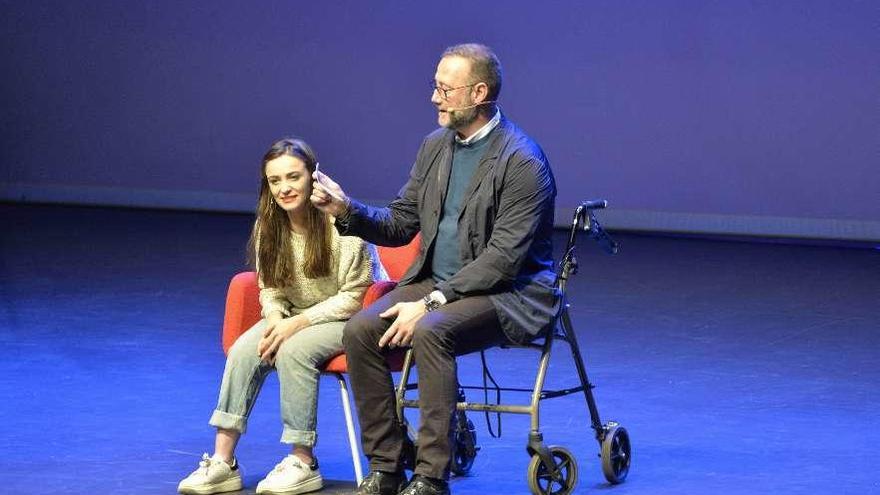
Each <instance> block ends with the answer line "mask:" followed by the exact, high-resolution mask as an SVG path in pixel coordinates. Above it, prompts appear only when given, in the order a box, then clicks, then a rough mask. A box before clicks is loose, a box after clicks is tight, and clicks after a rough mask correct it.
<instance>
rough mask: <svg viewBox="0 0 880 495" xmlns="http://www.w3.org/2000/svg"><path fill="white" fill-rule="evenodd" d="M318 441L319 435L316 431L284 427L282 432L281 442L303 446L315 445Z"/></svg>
mask: <svg viewBox="0 0 880 495" xmlns="http://www.w3.org/2000/svg"><path fill="white" fill-rule="evenodd" d="M317 441H318V435H317V433H315V432H314V431H303V430H294V429H293V428H288V427H286V426H285V427H284V431H283V432H282V433H281V443H289V444H294V445H299V446H301V447H314V446H315V443H317Z"/></svg>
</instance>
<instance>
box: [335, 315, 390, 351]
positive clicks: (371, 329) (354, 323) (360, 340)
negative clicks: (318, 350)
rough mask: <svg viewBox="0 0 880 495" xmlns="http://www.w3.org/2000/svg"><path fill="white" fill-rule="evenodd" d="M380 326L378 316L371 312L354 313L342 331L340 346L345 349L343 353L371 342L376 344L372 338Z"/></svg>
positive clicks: (380, 322)
mask: <svg viewBox="0 0 880 495" xmlns="http://www.w3.org/2000/svg"><path fill="white" fill-rule="evenodd" d="M381 324H382V321H381V319H380V318H379V317H378V315H376V314H373V312H371V311H367V310H364V311H359V312H357V313H355V315H354V316H352V317H351V319H349V320H348V321H347V322H346V323H345V327H344V328H343V329H342V346H343V347H344V348H345V352H346V353H349V352H350V350H353V349H357V348H358V347H362V346H364V345H365V344H366V343H367V342H370V341H372V340H375V341H376V342H378V339H377V338H373V337H372V336H373V335H374V334H375V333H376V332H377V329H378V327H379V326H380V325H381Z"/></svg>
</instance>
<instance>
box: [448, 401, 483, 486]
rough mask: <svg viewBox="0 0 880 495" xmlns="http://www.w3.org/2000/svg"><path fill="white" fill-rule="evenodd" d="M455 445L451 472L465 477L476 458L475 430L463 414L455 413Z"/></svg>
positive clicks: (477, 448)
mask: <svg viewBox="0 0 880 495" xmlns="http://www.w3.org/2000/svg"><path fill="white" fill-rule="evenodd" d="M454 422H455V444H454V445H453V452H452V472H453V473H454V474H455V475H456V476H465V475H466V474H468V473H469V472H470V470H471V468H472V467H473V466H474V459H475V458H476V457H477V451H478V450H480V448H479V447H477V430H476V428H474V423H473V422H472V421H471V420H469V419H467V416H465V415H464V413H463V412H458V413H456V420H455V421H454Z"/></svg>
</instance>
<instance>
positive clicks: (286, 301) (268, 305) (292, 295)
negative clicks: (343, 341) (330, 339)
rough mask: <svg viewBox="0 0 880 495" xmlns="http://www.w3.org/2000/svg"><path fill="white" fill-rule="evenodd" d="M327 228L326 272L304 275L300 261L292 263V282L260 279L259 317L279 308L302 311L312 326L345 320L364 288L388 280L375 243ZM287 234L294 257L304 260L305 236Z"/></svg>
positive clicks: (357, 304) (290, 313) (284, 312)
mask: <svg viewBox="0 0 880 495" xmlns="http://www.w3.org/2000/svg"><path fill="white" fill-rule="evenodd" d="M330 231H331V232H332V236H333V239H332V242H331V250H332V252H333V263H331V268H330V275H328V276H326V277H322V278H317V279H314V278H306V276H305V273H303V264H302V263H296V265H295V269H294V270H295V271H294V277H295V279H296V280H297V283H296V284H294V285H292V286H290V287H265V286H264V285H263V282H262V281H260V304H261V305H262V307H263V311H262V315H263V318H266V317H267V316H268V315H269V314H270V313H271V312H273V311H279V312H281V314H282V315H284V316H285V317H289V316H293V315H297V314H303V315H304V316H306V317H307V318H308V319H309V322H310V323H311V324H312V325H317V324H318V323H325V322H328V321H339V320H347V319H349V318H351V317H352V315H354V314H355V313H357V312H358V311H359V310H360V309H361V306H362V304H363V300H364V294H365V293H366V292H367V288H369V287H370V285H371V284H372V283H373V282H375V281H378V280H387V279H388V275H387V274H386V273H385V268H384V267H383V266H382V263H381V262H380V261H379V256H378V253H377V252H376V247H375V246H373V245H372V244H369V243H367V242H364V241H363V240H362V239H361V238H359V237H353V236H340V235H339V233H338V232H337V231H336V229H330ZM291 236H293V237H292V241H293V242H292V246H293V256H294V259H298V260H302V259H304V256H303V253H304V250H305V238H304V237H303V235H302V234H297V233H293V232H292V233H291ZM257 271H259V267H257Z"/></svg>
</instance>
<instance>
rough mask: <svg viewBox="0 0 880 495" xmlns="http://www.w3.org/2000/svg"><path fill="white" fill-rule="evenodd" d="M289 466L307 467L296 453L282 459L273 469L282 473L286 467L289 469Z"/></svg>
mask: <svg viewBox="0 0 880 495" xmlns="http://www.w3.org/2000/svg"><path fill="white" fill-rule="evenodd" d="M288 466H291V467H297V468H299V469H305V468H306V465H305V464H303V462H302V461H301V460H299V457H296V456H294V455H289V456H287V457H285V458H284V459H281V462H279V463H278V464H276V465H275V469H273V470H272V471H274V472H276V473H281V472H283V471H284V470H285V469H287V467H288Z"/></svg>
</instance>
